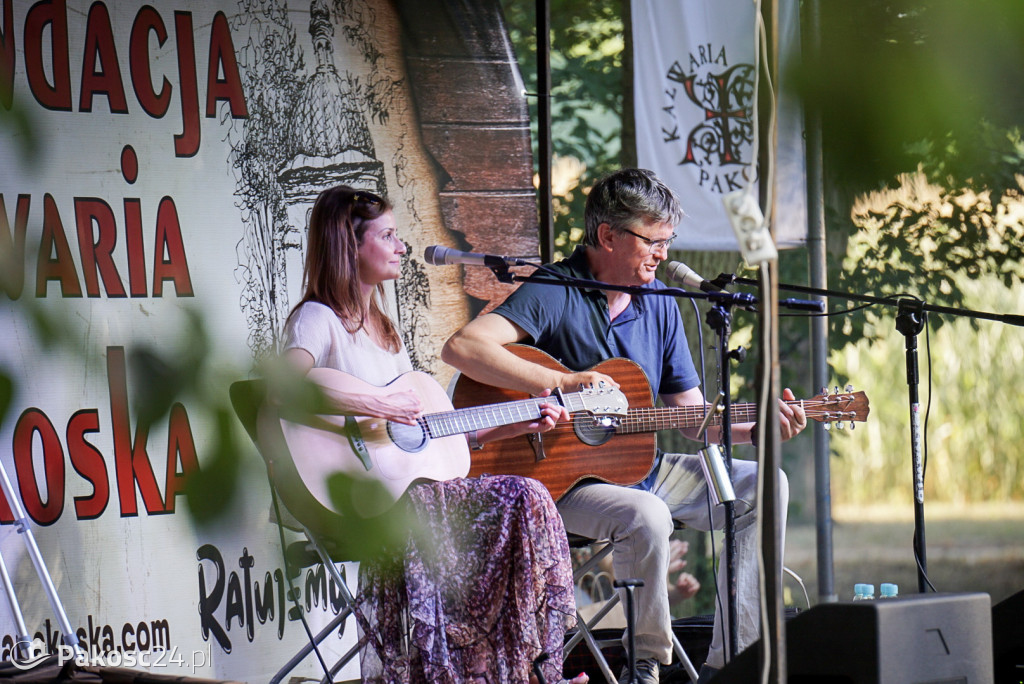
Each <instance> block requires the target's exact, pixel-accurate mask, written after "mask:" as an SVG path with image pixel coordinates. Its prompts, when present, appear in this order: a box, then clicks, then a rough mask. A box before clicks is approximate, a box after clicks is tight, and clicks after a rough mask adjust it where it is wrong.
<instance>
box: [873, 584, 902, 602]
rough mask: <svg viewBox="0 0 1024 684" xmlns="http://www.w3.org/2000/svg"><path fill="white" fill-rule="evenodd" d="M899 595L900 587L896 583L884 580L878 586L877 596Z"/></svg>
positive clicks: (895, 596) (885, 597)
mask: <svg viewBox="0 0 1024 684" xmlns="http://www.w3.org/2000/svg"><path fill="white" fill-rule="evenodd" d="M899 595H900V587H899V585H898V584H892V583H891V582H885V583H883V584H882V586H880V587H879V588H878V598H880V599H887V598H897V597H899Z"/></svg>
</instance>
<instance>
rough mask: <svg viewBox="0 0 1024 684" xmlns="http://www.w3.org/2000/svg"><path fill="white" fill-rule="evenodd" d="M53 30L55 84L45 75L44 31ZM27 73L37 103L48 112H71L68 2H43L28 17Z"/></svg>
mask: <svg viewBox="0 0 1024 684" xmlns="http://www.w3.org/2000/svg"><path fill="white" fill-rule="evenodd" d="M47 26H49V27H50V41H49V42H50V50H51V52H50V56H51V59H50V64H51V67H52V69H53V83H52V84H51V83H50V81H49V79H48V78H47V76H46V68H45V66H44V65H45V63H46V60H44V59H43V45H45V44H46V42H47V41H45V40H43V32H44V31H45V30H46V27H47ZM25 72H26V74H27V75H28V84H29V88H31V90H32V95H34V96H35V98H36V101H37V102H39V104H41V105H42V106H43V107H46V108H47V109H53V110H56V111H62V112H70V111H71V66H70V64H69V60H68V14H67V3H66V2H65V0H43V1H42V2H37V3H36V4H34V5H32V7H31V8H30V9H29V11H28V14H27V15H26V16H25Z"/></svg>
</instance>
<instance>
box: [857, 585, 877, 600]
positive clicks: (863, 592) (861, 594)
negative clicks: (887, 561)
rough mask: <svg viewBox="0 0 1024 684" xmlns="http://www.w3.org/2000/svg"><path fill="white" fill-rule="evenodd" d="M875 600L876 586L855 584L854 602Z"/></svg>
mask: <svg viewBox="0 0 1024 684" xmlns="http://www.w3.org/2000/svg"><path fill="white" fill-rule="evenodd" d="M873 598H875V585H874V584H855V585H853V600H854V601H870V600H871V599H873Z"/></svg>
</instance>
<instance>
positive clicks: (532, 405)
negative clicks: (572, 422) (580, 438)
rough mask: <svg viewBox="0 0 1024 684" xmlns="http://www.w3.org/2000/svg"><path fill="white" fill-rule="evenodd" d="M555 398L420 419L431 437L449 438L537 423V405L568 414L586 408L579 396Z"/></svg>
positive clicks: (467, 409) (539, 415)
mask: <svg viewBox="0 0 1024 684" xmlns="http://www.w3.org/2000/svg"><path fill="white" fill-rule="evenodd" d="M561 399H562V401H560V402H559V400H558V397H556V396H550V397H531V398H530V399H520V400H518V401H510V402H504V403H501V404H487V405H484V406H473V407H471V408H464V409H458V410H455V411H441V412H438V413H428V414H427V415H425V416H423V418H421V422H422V423H423V424H424V425H425V426H426V428H427V431H428V433H429V434H430V436H431V437H432V438H438V437H449V436H451V435H457V434H461V433H464V432H472V431H474V430H484V429H486V428H492V427H499V426H501V425H510V424H512V423H521V422H523V421H527V420H537V419H539V418H540V417H541V415H542V413H541V409H540V406H541V404H551V403H562V404H564V405H565V407H566V408H567V409H568V410H569V412H570V413H573V412H576V411H584V410H586V407H585V405H584V402H583V400H582V398H581V396H580V395H579V394H565V395H562V397H561Z"/></svg>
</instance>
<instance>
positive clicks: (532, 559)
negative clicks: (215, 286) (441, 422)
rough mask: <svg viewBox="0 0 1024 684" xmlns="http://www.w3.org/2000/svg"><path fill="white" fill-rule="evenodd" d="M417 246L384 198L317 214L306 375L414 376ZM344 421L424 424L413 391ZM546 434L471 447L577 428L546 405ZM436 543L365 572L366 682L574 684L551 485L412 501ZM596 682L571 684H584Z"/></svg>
mask: <svg viewBox="0 0 1024 684" xmlns="http://www.w3.org/2000/svg"><path fill="white" fill-rule="evenodd" d="M405 252H406V246H405V245H404V244H403V243H402V241H401V240H399V239H398V236H397V234H396V231H395V219H394V215H393V214H392V211H391V208H390V206H389V205H388V204H387V202H385V201H384V200H383V199H381V198H380V197H378V196H376V195H374V194H372V193H368V192H364V191H361V190H355V189H353V188H350V187H348V186H344V185H342V186H338V187H335V188H331V189H329V190H325V191H323V192H322V193H321V194H320V196H319V197H318V198H317V200H316V203H315V204H314V205H313V210H312V213H311V214H310V219H309V237H308V245H307V251H306V264H305V272H304V283H305V295H304V296H303V298H302V301H301V302H300V303H299V304H298V306H296V307H295V309H293V310H292V312H291V314H290V315H289V317H288V321H287V323H286V326H285V332H286V335H285V337H286V343H285V352H284V353H285V357H286V358H287V359H288V360H289V361H290V362H291V363H292V364H294V365H295V366H296V367H298V368H299V369H300V370H301V371H303V372H306V371H308V370H309V369H310V368H312V367H314V366H326V367H331V368H335V369H337V370H341V371H344V372H346V373H349V374H350V375H354V376H356V377H358V378H360V379H362V380H364V381H366V382H369V383H371V384H373V385H377V386H384V385H387V384H388V383H389V382H390V381H392V380H393V379H394V378H396V377H397V376H399V375H400V374H402V373H405V372H407V371H409V370H412V366H411V363H410V361H409V355H408V353H407V352H406V350H405V348H404V346H403V345H402V341H401V337H400V336H399V334H398V331H397V329H396V327H395V324H394V323H393V322H392V321H391V319H390V318H389V317H388V316H387V314H386V313H385V311H384V308H383V306H384V305H383V293H384V289H383V284H384V282H386V281H388V280H393V279H395V278H397V277H398V276H399V273H400V268H401V257H402V255H403V254H404V253H405ZM330 399H331V401H333V402H334V403H335V407H334V408H335V409H336V410H337V411H338V413H341V414H351V415H361V416H376V417H380V418H384V419H388V420H392V421H398V422H402V423H407V424H414V423H415V421H416V419H417V418H418V417H419V416H420V414H421V412H422V411H423V406H422V404H421V402H420V400H419V398H418V397H417V396H416V395H415V393H413V392H412V391H400V392H394V393H392V394H389V395H383V396H371V395H365V394H359V393H358V392H332V393H331V394H330ZM543 413H544V415H543V417H542V418H541V419H540V420H538V421H534V422H527V423H519V424H515V425H509V426H503V427H498V428H491V429H489V430H480V431H478V432H477V433H470V434H469V435H468V438H469V440H470V442H471V443H473V442H474V441H475V442H478V443H481V444H482V443H485V442H487V441H490V440H494V439H499V438H503V437H510V436H514V435H520V434H525V433H527V432H537V431H546V430H550V429H551V428H552V427H553V426H554V424H555V423H556V422H557V421H558V420H559V419H567V418H568V416H567V413H566V411H565V409H564V408H561V407H556V406H553V405H545V406H544V409H543ZM403 498H404V499H406V501H403V502H402V503H403V504H406V505H408V506H410V507H411V513H412V514H413V515H414V516H415V517H416V518H417V519H418V520H420V521H422V522H423V523H424V525H425V527H426V529H427V530H428V531H429V532H430V533H431V534H430V539H427V540H424V539H422V538H419V537H416V538H411V539H410V541H409V543H408V546H407V548H406V549H405V550H404V551H403V552H401V553H398V554H396V557H395V558H393V559H390V560H389V561H387V562H384V561H382V562H379V563H364V564H363V566H362V567H361V570H360V574H361V578H360V579H361V581H360V585H361V589H360V592H359V597H358V599H357V604H358V606H359V610H358V611H357V616H358V618H359V619H360V622H361V624H362V628H363V630H364V631H365V632H366V634H367V636H368V637H369V641H368V645H367V647H365V648H364V649H363V651H362V654H361V662H360V665H361V670H362V677H363V681H369V682H388V683H390V682H431V683H432V682H446V683H447V682H453V683H454V682H481V683H483V682H488V683H493V682H513V683H521V684H525V683H526V682H528V681H529V680H530V678H531V666H532V663H533V661H534V659H536V658H537V657H538V656H540V655H541V654H543V653H547V654H548V655H549V658H548V660H547V661H546V662H545V664H544V665H543V667H544V673H545V679H546V680H547V681H548V682H559V681H561V679H562V678H561V663H562V658H561V653H562V643H563V639H564V633H565V629H566V626H567V625H568V624H570V623H571V621H572V619H573V616H574V615H575V608H574V604H573V592H572V571H571V567H570V564H569V555H568V548H567V544H566V537H565V529H564V527H563V526H562V522H561V518H559V516H558V513H557V511H556V509H555V507H554V502H553V501H552V500H551V497H550V495H549V494H548V493H547V491H546V490H545V489H544V488H543V486H541V485H540V483H538V482H536V481H534V480H529V479H525V478H519V477H510V476H497V477H484V478H479V479H463V478H459V479H455V480H449V481H445V482H429V483H423V484H417V485H415V486H413V487H411V488H410V489H409V491H408V492H407V494H406V496H405V497H403ZM586 681H587V677H586V675H580V676H579V677H577V678H576V679H574V680H572V682H573V684H583V682H586Z"/></svg>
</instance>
